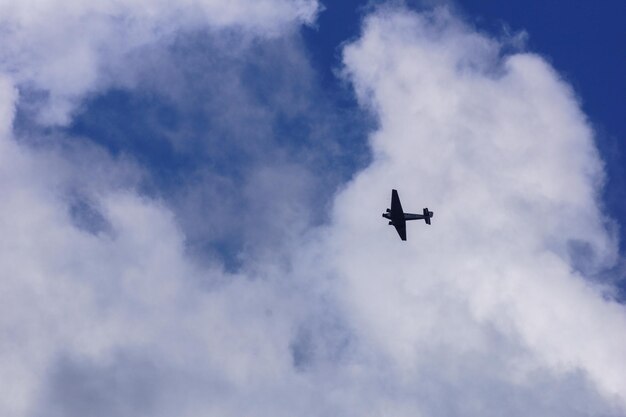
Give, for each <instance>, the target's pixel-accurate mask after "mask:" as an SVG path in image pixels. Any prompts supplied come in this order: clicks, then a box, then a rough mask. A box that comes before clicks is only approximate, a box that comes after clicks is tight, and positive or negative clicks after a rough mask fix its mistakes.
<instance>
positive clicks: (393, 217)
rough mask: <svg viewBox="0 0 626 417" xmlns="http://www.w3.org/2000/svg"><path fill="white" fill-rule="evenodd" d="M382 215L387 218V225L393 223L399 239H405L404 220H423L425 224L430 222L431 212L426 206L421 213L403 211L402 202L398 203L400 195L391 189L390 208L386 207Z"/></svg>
mask: <svg viewBox="0 0 626 417" xmlns="http://www.w3.org/2000/svg"><path fill="white" fill-rule="evenodd" d="M383 217H384V218H386V219H389V220H390V221H389V225H390V226H391V225H393V226H394V227H395V228H396V230H397V231H398V234H399V235H400V239H402V240H406V221H407V220H425V221H426V224H430V219H431V218H432V217H433V212H432V211H428V208H425V209H424V212H423V214H412V213H405V212H404V211H402V204H400V197H398V192H397V191H396V190H391V209H387V211H386V212H385V213H383Z"/></svg>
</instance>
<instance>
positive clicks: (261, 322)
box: [0, 0, 626, 417]
mask: <svg viewBox="0 0 626 417" xmlns="http://www.w3.org/2000/svg"><path fill="white" fill-rule="evenodd" d="M61 6H63V7H61ZM0 10H2V13H0V15H1V16H3V18H2V19H3V20H2V22H1V23H0V27H2V30H3V33H6V35H7V37H6V38H5V39H7V48H3V52H2V54H3V55H2V56H1V59H0V61H1V64H2V71H3V74H2V76H1V77H0V135H1V137H0V189H1V190H2V195H3V198H2V199H1V200H0V231H1V234H0V334H2V338H0V375H2V378H0V414H2V415H3V416H9V417H27V416H41V415H46V416H83V415H94V416H109V417H113V416H141V415H149V416H169V415H178V416H190V417H191V416H205V415H219V416H241V415H246V416H267V415H273V416H294V415H298V416H328V415H333V416H353V415H371V416H382V415H393V416H433V417H439V416H450V415H465V416H490V415H494V416H496V415H503V414H506V415H512V416H527V415H534V416H555V415H559V416H598V415H607V416H620V415H624V413H626V336H625V334H626V333H625V332H624V330H626V311H625V309H624V307H623V305H620V304H618V303H617V302H615V301H613V297H612V292H611V288H610V287H609V286H606V285H605V286H600V283H599V281H597V280H594V279H593V278H594V277H595V276H596V275H597V274H598V273H599V272H601V271H603V270H605V269H606V268H608V267H610V266H611V265H613V264H614V263H615V262H616V258H617V250H616V242H615V240H614V238H613V236H612V234H611V233H610V222H609V219H606V218H604V217H603V214H602V211H601V206H600V204H599V202H598V192H599V190H600V187H601V186H602V181H603V177H602V175H603V174H602V163H601V161H600V160H599V157H598V155H597V152H596V150H595V148H594V143H593V132H592V130H591V129H590V127H589V125H588V124H587V122H586V121H585V117H584V115H583V114H582V113H581V111H580V109H579V106H578V104H577V101H576V97H575V96H574V94H573V92H572V90H571V88H570V87H569V86H568V85H567V84H566V83H564V82H563V81H562V80H561V79H560V78H559V76H558V74H556V73H555V72H554V70H553V69H552V68H551V67H550V66H549V65H548V64H547V63H546V62H545V60H543V59H542V58H541V57H539V56H536V55H533V54H528V53H515V54H510V55H506V54H503V52H502V50H503V49H507V48H508V45H507V42H508V41H507V40H498V39H494V38H491V37H489V36H487V35H484V34H480V33H477V32H476V31H475V30H474V29H473V28H471V27H468V26H466V25H465V24H464V23H462V22H461V21H460V20H459V19H458V18H456V17H454V16H452V15H450V14H449V13H448V12H447V11H445V10H439V11H435V12H428V13H422V14H417V13H412V12H409V11H407V10H404V9H393V8H383V9H379V10H377V11H374V12H373V13H372V14H371V15H370V16H369V17H367V18H366V19H365V21H364V25H363V29H362V34H361V36H360V37H359V38H358V39H357V40H355V41H354V42H353V43H351V44H349V45H347V46H346V47H345V49H344V54H343V59H344V76H345V77H346V78H347V79H348V80H349V81H350V82H351V83H352V85H353V87H354V91H355V93H356V95H357V98H358V100H359V103H360V105H361V106H362V107H363V108H364V109H366V110H367V111H369V112H370V113H371V114H372V116H373V117H375V118H376V119H377V121H378V123H377V125H378V127H377V129H376V131H375V132H374V133H373V134H372V135H371V137H370V138H369V140H370V147H371V151H372V155H373V156H372V158H373V160H372V163H371V164H370V165H369V166H368V167H367V168H366V169H364V170H362V171H360V172H358V173H356V174H355V176H354V178H353V180H352V181H350V182H349V183H347V184H344V185H343V186H341V187H340V191H338V192H337V194H336V198H335V201H334V205H333V207H334V208H333V210H332V214H331V217H330V220H329V221H328V222H327V223H325V224H323V225H321V226H320V225H318V226H311V223H308V222H306V221H305V222H301V223H297V224H298V226H297V229H296V230H291V232H289V230H290V225H292V224H294V222H297V221H298V219H299V217H301V216H306V215H308V214H310V213H308V212H307V208H306V207H304V206H302V205H295V206H294V205H286V206H281V205H276V204H274V202H275V201H277V200H278V201H281V198H283V197H281V196H282V194H286V195H288V196H291V197H293V198H297V199H304V200H306V198H311V197H310V195H311V192H310V191H309V189H308V188H309V187H313V188H314V186H311V185H310V184H311V183H312V181H313V180H312V175H311V174H310V172H309V171H310V169H312V168H311V166H313V167H315V166H318V167H319V166H322V165H321V164H320V162H319V160H318V159H315V158H313V159H314V161H313V162H311V161H308V162H307V164H308V165H307V164H304V163H303V161H305V160H306V158H305V157H301V158H294V159H290V160H289V163H285V167H284V169H278V168H277V167H276V166H272V165H271V164H264V166H263V167H262V169H259V170H256V171H254V173H255V174H254V176H253V177H252V178H249V180H247V181H246V182H245V184H243V187H242V188H237V187H235V188H234V187H230V186H228V183H227V184H226V185H224V181H227V180H225V179H224V177H219V175H217V176H216V175H214V173H210V172H207V171H202V172H201V174H198V175H195V174H194V175H195V176H194V178H192V179H189V180H188V181H187V182H185V181H183V182H182V186H183V187H184V191H183V192H182V194H176V195H175V196H174V197H173V198H172V197H171V196H169V197H168V196H167V195H164V194H159V193H150V192H146V190H145V187H144V185H145V178H146V177H150V175H151V173H150V172H149V171H150V170H151V169H153V168H154V167H153V166H152V165H150V164H147V165H145V164H144V165H140V164H138V163H137V161H136V160H134V159H127V158H124V157H123V156H119V155H118V156H115V155H113V154H111V153H110V152H108V151H107V150H106V149H105V147H103V146H101V143H99V142H98V141H95V142H89V141H84V140H83V141H79V140H71V139H77V138H70V139H68V138H67V137H65V136H66V135H65V134H58V135H56V134H53V135H49V134H48V133H45V134H46V135H47V136H46V137H45V141H46V142H55V141H56V142H58V143H59V144H58V145H49V144H46V145H41V144H40V141H37V140H33V139H32V138H31V139H29V140H26V139H25V138H24V137H23V136H24V135H26V134H28V135H44V133H42V132H47V131H44V130H41V129H33V130H32V131H28V133H24V131H20V132H17V131H14V129H13V123H14V119H15V113H16V111H18V112H22V114H23V115H24V114H27V115H28V114H31V115H33V114H34V115H37V118H35V119H32V120H31V122H32V123H41V124H43V125H48V124H49V123H50V122H54V123H59V122H62V123H66V122H68V121H69V120H71V117H72V114H73V113H72V112H73V111H74V110H75V108H76V106H77V105H80V104H81V103H82V100H83V98H84V97H85V95H86V94H98V93H101V92H103V91H104V90H105V89H106V88H109V87H110V86H111V85H113V84H114V83H115V82H117V81H116V79H117V78H116V77H117V76H120V77H121V76H122V75H121V74H122V73H121V72H119V71H118V69H115V68H114V67H116V66H118V67H119V65H121V64H122V63H123V62H125V61H124V57H128V56H129V54H130V55H132V53H133V51H134V49H133V48H139V47H141V48H143V47H146V46H149V45H161V44H166V45H169V44H170V42H172V39H173V37H175V34H176V33H177V32H178V31H179V30H192V31H193V30H210V31H215V30H217V31H222V30H224V29H227V30H226V31H225V32H220V33H218V34H217V35H216V34H215V33H214V34H213V35H211V36H213V37H214V39H215V38H216V37H217V38H219V37H220V36H233V33H235V34H236V36H240V37H249V36H252V37H272V38H274V39H280V38H289V37H291V36H294V35H293V33H292V32H291V31H290V30H289V29H285V28H286V27H288V26H291V25H297V24H301V23H303V22H305V23H306V22H310V21H311V20H312V19H313V18H314V14H315V11H316V5H315V3H313V2H305V1H279V0H274V1H269V0H268V1H262V2H243V1H229V2H222V1H186V2H178V3H176V6H173V5H170V4H169V3H167V2H158V1H145V2H140V3H137V2H128V3H126V2H121V1H120V2H105V3H102V2H100V3H97V4H96V3H93V4H91V3H89V2H80V1H78V2H73V3H67V2H64V3H63V4H60V3H59V4H57V3H56V2H20V3H15V2H2V3H0ZM60 21H62V22H65V24H60V23H59V22H60ZM81 28H82V29H81ZM85 28H87V29H85ZM81 30H86V32H84V36H77V34H78V33H79V32H81ZM81 33H82V32H81ZM272 42H274V41H272ZM3 45H4V40H3ZM505 47H506V48H505ZM246 51H248V50H247V49H246ZM239 52H240V50H237V51H235V52H234V53H239ZM245 53H249V51H248V52H245ZM158 55H159V59H160V60H162V59H165V58H167V57H170V58H171V57H172V55H168V54H167V53H166V54H160V53H159V54H158ZM271 56H274V55H271ZM164 57H165V58H164ZM272 59H273V58H272ZM278 59H282V58H278ZM131 61H132V60H131ZM296 61H297V63H298V64H297V66H298V68H300V67H301V66H302V65H304V66H306V61H300V60H296ZM132 62H136V61H132ZM281 62H291V65H290V66H289V68H295V67H294V66H293V62H294V61H288V60H287V61H281ZM170 66H171V64H170ZM174 66H175V65H174ZM116 71H118V72H116ZM298 71H299V74H303V73H306V71H309V70H307V69H300V70H298ZM270 72H271V71H270ZM244 73H245V71H240V72H236V73H235V74H236V77H244V75H243V74H244ZM261 73H263V72H261ZM112 74H115V76H113V75H112ZM165 74H168V72H165ZM161 76H163V74H161ZM183 78H184V77H183ZM195 80H197V79H195ZM181 82H184V80H183V81H181ZM210 85H215V84H210ZM233 85H236V83H235V84H233ZM303 85H305V86H308V85H309V84H299V83H294V84H293V85H291V87H290V89H289V91H288V92H290V93H291V94H292V93H293V92H294V91H298V90H299V89H300V91H301V93H302V95H304V94H312V93H311V91H310V90H309V89H307V88H303ZM168 87H169V86H168ZM199 91H203V90H201V89H200V90H199ZM235 91H236V92H237V93H238V94H239V91H240V90H235ZM210 92H212V93H214V94H218V95H219V97H220V98H222V99H223V101H224V102H225V103H227V104H225V105H226V106H231V107H234V106H235V105H233V104H232V103H229V101H228V100H229V98H232V97H229V96H228V94H227V92H228V91H227V90H225V89H219V88H212V89H211V90H210ZM203 94H204V93H203ZM206 94H210V93H206ZM241 94H243V95H245V94H244V93H241ZM296 96H297V94H296V95H293V94H292V95H289V94H287V98H285V96H282V95H281V99H282V100H283V101H280V100H279V101H280V103H282V104H280V105H282V106H285V107H289V104H290V103H294V102H295V101H294V100H295V98H294V97H296ZM42 97H43V98H42ZM212 99H214V98H212ZM237 102H238V101H236V103H237ZM33 103H35V104H34V105H33ZM277 103H278V102H277V101H272V100H265V101H259V102H257V103H256V107H255V112H254V114H256V115H258V114H265V113H264V111H266V112H267V113H272V112H273V110H272V108H271V107H274V106H276V105H277ZM263 105H266V106H269V107H270V108H268V109H265V110H263V109H262V106H263ZM177 106H180V103H179V104H177ZM259 106H261V107H259ZM16 109H17V110H16ZM208 109H209V110H207V112H209V113H211V112H212V111H219V110H223V109H219V108H217V107H212V106H209V107H208ZM259 109H260V110H259ZM309 109H310V107H308V106H307V105H303V106H292V110H293V111H294V112H298V111H308V110H309ZM220 114H222V113H220ZM228 114H229V115H230V117H232V118H233V121H232V125H237V124H240V123H241V124H245V123H246V121H247V122H249V121H250V120H251V119H250V114H251V113H249V112H248V113H246V112H244V113H243V115H242V116H241V117H240V118H237V113H236V112H233V111H229V112H228ZM33 120H38V122H34V121H33ZM224 123H226V122H224ZM332 126H334V125H332ZM276 132H277V131H276V130H273V129H268V130H267V134H268V135H271V134H277V133H276ZM66 133H67V132H66ZM249 133H250V134H252V135H253V133H254V132H249ZM129 135H131V133H129ZM281 135H286V136H287V137H288V136H289V134H288V133H285V132H281ZM235 136H237V135H235ZM244 136H245V135H244ZM237 137H239V136H237ZM253 137H254V138H255V139H258V140H259V141H261V142H260V145H259V143H254V144H253V145H254V146H261V147H263V146H272V147H274V148H275V147H281V146H282V147H284V149H283V150H282V151H283V153H288V148H289V144H288V139H284V138H282V139H281V140H279V141H274V142H273V141H269V142H263V141H262V138H260V137H258V138H257V137H256V136H254V135H253ZM223 138H227V139H228V138H229V136H228V135H224V136H223ZM238 140H241V138H239V139H238ZM320 140H322V139H320ZM174 142H175V143H177V145H176V146H183V147H184V145H181V142H180V138H177V139H176V140H175V141H174ZM277 142H278V145H277ZM207 146H209V151H207V154H212V153H213V152H214V151H217V149H218V148H217V145H214V144H213V145H207ZM310 149H311V148H305V150H310ZM321 149H323V150H327V149H330V148H329V147H323V146H322V147H321ZM280 154H281V152H279V151H277V150H276V149H274V151H273V152H271V153H270V156H271V157H272V158H274V159H275V160H276V161H277V165H280V164H278V162H280V158H278V157H277V155H280ZM211 163H216V162H215V161H214V160H211ZM216 177H219V178H217V179H216ZM199 178H200V179H199ZM201 181H204V182H212V181H214V182H217V183H218V184H217V185H214V186H212V187H209V188H208V190H209V191H207V188H202V187H199V186H198V183H199V182H201ZM392 187H395V188H398V189H399V190H400V194H401V197H402V199H403V203H404V205H405V206H406V207H405V208H406V209H407V210H408V209H410V208H415V209H416V210H419V209H421V207H423V206H426V205H428V206H429V208H430V209H431V210H433V211H434V212H435V218H434V222H433V225H432V226H431V227H426V226H424V225H420V224H410V225H409V227H408V234H409V240H408V241H407V242H400V241H399V239H397V236H395V233H394V231H393V230H391V229H390V228H389V227H388V226H387V225H386V223H385V222H384V221H383V219H381V218H380V212H381V211H382V210H383V209H384V208H385V206H386V204H388V200H389V190H390V188H392ZM215 190H218V191H220V192H219V193H217V194H215V193H216V191H215ZM229 190H230V191H229ZM229 192H230V193H233V195H228V193H229ZM198 193H200V195H198ZM203 193H206V194H203ZM238 194H242V195H244V196H247V197H245V198H243V199H242V198H240V197H237V196H236V195H238ZM155 195H157V196H160V197H155ZM181 195H182V197H181ZM263 197H265V199H266V200H267V203H263V201H264V200H263ZM221 198H224V199H226V200H233V199H234V200H236V201H238V203H237V204H233V206H238V205H240V204H241V202H242V201H243V202H244V203H245V202H246V201H248V203H247V204H244V205H243V206H241V207H240V208H241V209H242V212H243V213H245V211H246V210H254V211H255V212H257V213H260V216H259V222H260V224H259V225H258V230H257V232H256V234H255V233H252V234H250V235H245V238H246V239H251V240H253V241H255V242H261V241H263V240H267V241H272V240H278V241H281V242H280V243H279V244H277V245H274V246H268V247H269V248H273V249H276V248H277V247H278V248H280V250H268V251H261V252H257V253H255V254H254V256H245V254H246V253H247V252H246V251H243V252H242V254H243V255H242V256H241V259H239V265H238V267H237V268H234V269H229V270H228V271H226V270H225V269H224V268H223V266H222V263H221V262H214V260H213V259H209V260H207V259H202V256H198V254H197V253H195V254H192V253H191V251H190V246H189V236H190V235H192V234H193V233H194V224H196V222H201V221H200V219H201V217H202V215H203V214H204V215H207V216H210V215H212V212H210V211H209V212H208V213H206V212H203V211H202V206H203V205H204V202H206V203H207V204H216V203H214V201H215V200H216V199H218V200H219V199H221ZM178 200H182V202H181V201H178ZM194 201H195V202H200V203H193V202H194ZM226 204H230V203H226ZM181 206H182V207H183V208H181ZM227 212H228V210H224V211H221V212H218V214H219V215H220V216H224V217H227V216H228V213H227ZM265 212H267V213H265ZM245 216H246V214H242V218H243V219H245V225H246V227H247V228H250V229H254V228H255V223H254V218H252V217H245ZM224 221H225V222H229V221H230V220H229V219H225V220H224ZM218 226H219V225H217V224H216V225H212V226H210V227H198V228H197V229H198V230H195V233H196V234H195V235H194V236H193V238H194V239H196V238H198V239H199V238H201V237H202V236H200V235H211V234H212V233H216V227H218ZM217 230H219V233H220V234H221V235H224V236H227V235H228V233H229V232H228V231H229V230H232V229H229V228H228V227H226V228H223V229H217ZM236 231H237V232H240V231H241V230H239V229H237V230H236ZM259 234H260V235H262V236H257V235H259ZM206 238H207V239H210V238H211V237H210V236H207V237H206Z"/></svg>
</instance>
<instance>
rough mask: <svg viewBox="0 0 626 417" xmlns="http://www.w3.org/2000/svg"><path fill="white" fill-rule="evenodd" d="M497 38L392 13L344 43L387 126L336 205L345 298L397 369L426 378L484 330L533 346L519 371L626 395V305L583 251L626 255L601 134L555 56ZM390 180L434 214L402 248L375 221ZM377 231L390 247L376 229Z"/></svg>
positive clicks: (515, 373)
mask: <svg viewBox="0 0 626 417" xmlns="http://www.w3.org/2000/svg"><path fill="white" fill-rule="evenodd" d="M499 48H500V44H499V43H498V42H496V41H494V40H492V39H489V38H488V37H486V36H484V35H481V34H479V33H476V32H475V31H474V30H473V29H471V28H470V27H468V26H466V25H464V24H463V23H460V22H459V21H458V20H457V19H456V18H454V17H453V16H450V14H449V13H448V12H446V11H445V10H443V11H442V10H439V11H435V12H433V13H430V14H423V15H417V14H413V13H401V12H398V11H396V10H389V9H382V10H381V11H380V12H379V13H378V14H377V15H375V16H374V17H370V18H369V19H368V20H367V21H366V23H365V27H364V31H363V36H362V37H361V39H359V40H358V41H357V42H355V43H354V44H352V45H349V46H348V47H347V48H346V50H345V52H344V59H345V63H346V73H347V74H348V76H349V77H350V78H351V80H352V81H353V83H354V86H355V90H356V92H357V94H358V96H359V99H360V101H361V103H363V105H364V106H367V107H369V108H371V109H372V111H373V112H375V114H376V115H377V116H378V118H379V120H380V129H379V130H378V131H377V132H376V133H375V134H374V135H373V136H372V140H371V144H372V147H373V152H374V154H375V161H374V163H373V164H372V165H371V166H370V167H369V168H368V169H366V170H365V171H363V172H361V173H360V174H359V176H358V177H357V178H356V179H355V181H354V182H353V183H351V184H350V185H349V186H348V188H347V190H346V191H345V192H344V193H343V194H342V195H340V196H339V198H338V202H337V207H336V213H335V214H336V217H335V218H336V222H337V227H336V231H335V233H336V234H335V235H334V236H333V239H332V240H333V242H334V249H335V253H336V256H337V260H336V263H337V265H338V267H339V269H340V270H341V271H343V274H342V275H343V276H344V277H345V278H346V280H347V283H348V285H347V287H346V288H345V300H346V302H347V303H349V304H350V305H351V306H352V309H351V311H352V313H353V314H354V320H356V321H357V322H358V323H359V325H358V327H359V328H361V332H362V333H363V335H364V337H366V335H367V337H368V338H369V339H371V340H372V343H375V344H376V345H377V346H378V347H380V349H382V350H384V351H386V352H387V353H388V355H389V356H390V357H391V358H393V360H394V361H395V362H397V364H398V366H402V367H409V368H410V369H413V370H414V371H415V372H419V370H420V369H421V368H422V367H423V366H426V365H427V364H426V363H424V362H427V361H428V360H429V356H428V354H426V352H428V351H432V350H440V349H443V350H446V351H448V350H449V351H450V354H451V355H452V356H454V355H459V356H462V355H465V354H468V353H472V352H483V353H484V352H485V351H489V350H491V349H494V348H497V345H495V346H494V345H493V343H492V342H490V341H488V340H486V339H485V338H486V337H487V334H486V333H485V332H486V331H487V329H493V330H495V331H496V332H497V333H498V334H500V335H501V336H502V337H504V338H505V339H513V340H516V341H517V343H518V344H519V346H518V347H519V348H520V349H523V350H524V351H526V352H527V353H528V355H529V356H528V357H527V358H525V359H523V360H521V359H520V358H519V357H517V355H515V354H514V352H511V354H512V355H511V357H510V358H508V359H507V360H505V362H504V365H505V366H507V367H508V368H509V369H507V370H506V371H505V372H507V373H510V374H511V378H512V379H515V378H520V377H522V376H528V375H529V373H530V370H531V369H537V368H538V369H545V370H546V371H547V372H549V373H552V374H553V375H564V374H567V373H568V372H575V371H577V370H581V371H583V372H584V373H585V374H586V375H587V377H588V378H589V379H590V380H591V381H592V382H593V384H594V385H595V387H597V389H598V390H599V391H600V392H602V393H603V394H605V395H606V396H607V397H608V398H611V397H613V396H621V397H620V398H621V401H622V404H623V402H624V397H623V393H624V392H626V379H624V378H623V377H622V375H624V374H626V373H625V372H624V366H626V363H625V362H624V359H623V358H624V349H625V347H624V346H626V340H624V338H622V337H621V336H618V335H620V334H623V331H622V330H620V329H624V327H625V326H626V314H625V311H624V308H623V306H622V305H619V304H617V303H616V302H613V301H610V300H606V299H604V298H603V297H602V294H601V291H600V290H599V289H598V288H594V287H593V286H592V285H591V284H590V283H589V281H586V280H585V279H584V278H583V277H582V276H581V275H580V273H578V272H577V271H575V270H573V267H572V265H573V263H574V261H573V260H572V259H571V247H572V244H575V243H576V242H585V244H586V245H588V247H589V248H590V253H592V254H593V255H592V259H589V263H590V264H591V265H589V268H590V269H594V270H596V271H597V270H599V269H602V268H606V267H609V266H611V265H613V263H614V262H615V261H616V244H615V239H614V237H613V236H612V235H611V234H610V233H609V232H608V231H607V223H606V219H605V218H604V217H603V215H602V213H601V211H600V208H599V202H598V192H599V187H600V186H601V184H602V181H603V178H602V175H603V174H602V163H601V161H600V160H599V157H598V154H597V151H596V149H595V146H594V143H593V132H592V131H591V129H590V128H589V126H588V125H587V123H586V120H585V116H584V115H583V114H582V113H581V111H580V109H579V106H578V103H577V100H576V97H575V96H574V94H573V92H572V90H571V88H570V87H569V86H568V85H566V84H565V83H564V82H563V81H562V80H561V79H560V78H559V77H558V74H556V73H555V72H554V70H553V69H552V68H550V67H549V65H548V64H547V63H546V62H545V61H544V60H543V59H541V57H539V56H537V55H533V54H530V53H516V54H513V55H510V56H501V55H500V49H499ZM392 186H393V187H397V188H398V189H400V191H401V195H402V196H403V198H404V201H414V202H416V203H417V204H423V205H428V206H429V207H430V208H431V209H433V210H434V212H435V220H436V227H434V226H433V227H431V228H427V229H422V228H420V227H419V226H417V225H416V226H413V227H411V228H410V229H409V234H410V235H412V236H409V242H408V244H407V245H403V246H402V247H399V248H396V249H395V250H394V249H392V248H394V247H395V246H397V242H395V240H396V239H395V238H396V237H395V236H394V235H393V232H392V231H389V230H385V229H386V227H385V224H384V222H381V221H380V219H374V218H373V217H371V216H370V214H371V213H373V212H376V209H377V208H378V206H379V205H380V201H384V200H385V198H386V197H387V194H388V193H389V189H390V188H391V187H392ZM420 202H421V203H420ZM419 208H421V206H419ZM416 210H417V209H416ZM379 234H380V235H383V236H385V235H387V236H388V240H389V241H386V240H385V241H382V242H381V241H377V240H376V241H375V240H373V239H371V238H370V236H374V235H376V236H378V235H379ZM351 242H375V243H372V244H368V245H354V244H352V243H351ZM391 306H393V307H391ZM452 352H454V353H452Z"/></svg>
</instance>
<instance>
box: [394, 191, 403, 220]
mask: <svg viewBox="0 0 626 417" xmlns="http://www.w3.org/2000/svg"><path fill="white" fill-rule="evenodd" d="M391 216H392V217H396V216H397V217H404V211H403V210H402V204H400V197H399V196H398V191H397V190H391Z"/></svg>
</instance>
